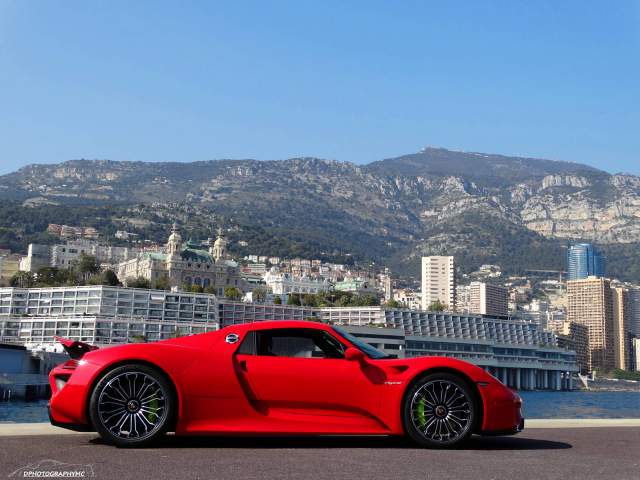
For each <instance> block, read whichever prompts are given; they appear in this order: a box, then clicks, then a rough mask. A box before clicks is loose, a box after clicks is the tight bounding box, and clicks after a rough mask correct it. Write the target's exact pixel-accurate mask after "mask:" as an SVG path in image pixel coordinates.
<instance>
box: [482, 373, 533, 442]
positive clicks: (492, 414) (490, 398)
mask: <svg viewBox="0 0 640 480" xmlns="http://www.w3.org/2000/svg"><path fill="white" fill-rule="evenodd" d="M480 393H481V396H482V400H483V403H484V406H485V410H484V419H483V422H482V429H481V432H480V433H481V434H482V435H513V434H516V433H519V432H521V431H522V430H524V417H523V416H522V399H521V398H520V396H519V395H518V394H517V393H515V392H514V391H513V390H511V389H509V388H508V387H506V386H504V385H502V384H501V383H497V382H493V383H491V384H488V385H487V386H486V387H483V388H481V389H480Z"/></svg>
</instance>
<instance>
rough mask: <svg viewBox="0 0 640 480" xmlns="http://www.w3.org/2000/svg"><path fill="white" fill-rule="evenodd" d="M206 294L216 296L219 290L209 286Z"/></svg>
mask: <svg viewBox="0 0 640 480" xmlns="http://www.w3.org/2000/svg"><path fill="white" fill-rule="evenodd" d="M204 293H208V294H209V295H216V294H217V293H218V290H217V289H216V287H214V286H213V285H208V286H206V287H204Z"/></svg>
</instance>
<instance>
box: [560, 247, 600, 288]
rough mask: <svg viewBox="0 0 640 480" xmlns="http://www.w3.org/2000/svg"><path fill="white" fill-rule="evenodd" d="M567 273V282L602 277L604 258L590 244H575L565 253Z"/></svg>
mask: <svg viewBox="0 0 640 480" xmlns="http://www.w3.org/2000/svg"><path fill="white" fill-rule="evenodd" d="M567 271H568V279H569V280H580V279H582V278H587V277H591V276H593V277H604V275H605V258H604V256H603V255H602V254H601V253H600V252H599V251H598V249H597V248H596V247H594V246H593V245H591V244H590V243H575V244H573V245H571V246H570V247H569V249H568V251H567Z"/></svg>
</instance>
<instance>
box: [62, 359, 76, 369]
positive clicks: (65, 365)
mask: <svg viewBox="0 0 640 480" xmlns="http://www.w3.org/2000/svg"><path fill="white" fill-rule="evenodd" d="M77 366H78V360H74V359H72V360H67V361H66V362H64V363H63V364H62V368H64V369H65V370H75V369H76V367H77Z"/></svg>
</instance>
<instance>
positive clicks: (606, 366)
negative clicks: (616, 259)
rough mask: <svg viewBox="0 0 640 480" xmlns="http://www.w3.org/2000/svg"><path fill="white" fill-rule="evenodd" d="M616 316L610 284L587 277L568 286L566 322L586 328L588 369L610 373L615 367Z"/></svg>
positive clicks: (605, 280)
mask: <svg viewBox="0 0 640 480" xmlns="http://www.w3.org/2000/svg"><path fill="white" fill-rule="evenodd" d="M613 317H614V314H613V295H612V289H611V282H610V281H609V280H608V279H606V278H597V277H588V278H586V279H582V280H569V281H568V282H567V320H568V321H569V322H572V323H577V324H579V325H584V326H585V327H587V330H588V332H587V334H588V358H587V365H585V366H584V367H585V369H586V370H587V371H592V370H593V369H599V370H610V369H612V368H614V366H615V348H614V318H613Z"/></svg>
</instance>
